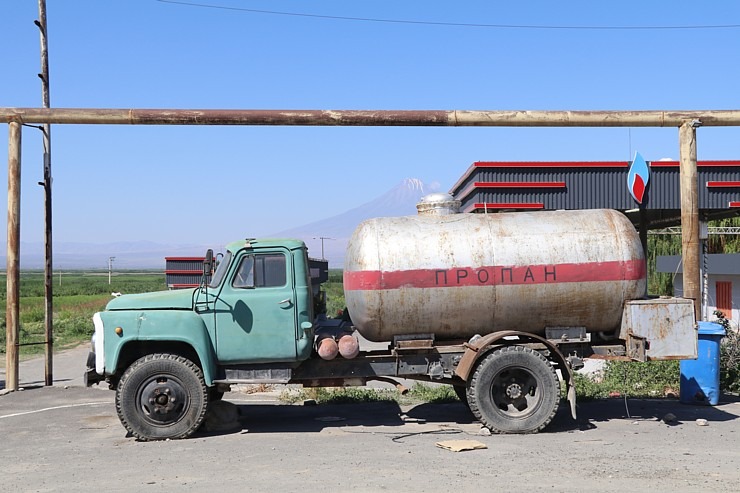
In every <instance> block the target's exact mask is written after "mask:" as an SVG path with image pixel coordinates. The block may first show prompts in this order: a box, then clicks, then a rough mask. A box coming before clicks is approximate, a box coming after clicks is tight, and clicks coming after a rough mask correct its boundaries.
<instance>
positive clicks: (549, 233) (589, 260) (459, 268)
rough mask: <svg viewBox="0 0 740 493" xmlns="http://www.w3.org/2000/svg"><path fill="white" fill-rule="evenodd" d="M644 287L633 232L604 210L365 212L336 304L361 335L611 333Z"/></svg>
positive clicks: (621, 217)
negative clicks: (399, 214) (342, 301)
mask: <svg viewBox="0 0 740 493" xmlns="http://www.w3.org/2000/svg"><path fill="white" fill-rule="evenodd" d="M646 286H647V282H646V271H645V256H644V254H643V251H642V246H641V244H640V239H639V236H638V235H637V232H636V231H635V229H634V227H633V226H632V224H631V223H630V221H629V220H628V219H627V218H626V217H625V216H624V215H623V214H621V213H619V212H617V211H612V210H582V211H552V212H544V211H541V212H518V213H501V214H450V215H418V216H408V217H390V218H389V217H386V218H376V219H370V220H368V221H365V222H363V223H361V224H360V225H359V226H358V227H357V229H356V230H355V232H354V234H353V236H352V237H351V239H350V241H349V245H348V248H347V255H346V257H345V265H344V292H345V301H346V304H347V308H348V310H349V313H350V315H351V317H352V321H353V323H354V325H355V326H356V327H357V329H358V331H359V332H360V334H362V335H363V336H364V337H365V338H367V339H369V340H371V341H390V340H392V339H393V336H395V335H402V334H404V335H406V334H412V335H413V334H429V333H434V334H435V337H436V338H437V339H468V338H470V337H472V336H473V335H475V334H487V333H490V332H496V331H501V330H519V331H525V332H530V333H534V334H538V335H543V334H544V332H545V328H546V327H585V328H586V329H587V330H588V331H590V332H605V333H611V332H613V331H615V330H617V329H618V328H619V327H620V322H621V316H622V306H623V304H624V302H625V301H627V300H632V299H640V298H644V297H645V295H646Z"/></svg>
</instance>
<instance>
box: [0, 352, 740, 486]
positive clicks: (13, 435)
mask: <svg viewBox="0 0 740 493" xmlns="http://www.w3.org/2000/svg"><path fill="white" fill-rule="evenodd" d="M80 365H81V366H84V360H83V361H82V362H81V363H80ZM21 370H22V371H23V368H22V369H21ZM21 374H22V373H21ZM1 376H2V375H0V377H1ZM0 381H1V380H0ZM25 388H26V390H24V391H22V392H12V393H9V394H6V395H2V396H0V437H2V441H1V442H0V468H1V469H2V479H0V491H8V492H10V491H12V492H19V491H69V490H74V491H81V492H85V491H100V490H105V491H161V490H162V488H167V489H168V490H172V489H177V490H180V491H207V490H212V489H214V488H218V489H219V491H223V492H228V491H304V490H307V489H312V490H313V489H316V488H321V489H323V490H324V491H348V490H352V491H420V492H427V491H457V492H466V491H495V490H502V491H506V490H512V491H569V492H578V491H584V492H585V491H588V492H599V491H650V492H671V493H675V492H696V491H732V492H735V491H738V490H740V419H739V416H740V399H738V398H736V397H732V396H729V397H725V398H724V399H723V400H722V401H721V402H720V404H719V405H718V406H715V407H703V406H702V407H700V406H687V405H682V404H680V403H678V402H677V401H675V400H636V399H630V400H628V401H627V402H626V404H625V401H624V400H623V399H613V400H608V401H598V402H584V403H581V404H579V407H578V413H579V417H578V420H576V421H574V420H573V419H572V418H571V417H570V415H569V411H568V409H567V407H566V406H562V407H561V409H560V411H559V413H558V415H557V417H556V418H555V420H554V421H553V423H552V424H551V425H550V426H549V427H548V428H547V429H546V431H545V432H543V433H540V434H537V435H503V436H495V435H494V436H484V435H480V434H479V433H480V425H479V424H478V423H476V422H475V421H473V419H472V416H471V415H470V413H469V411H468V410H467V409H466V408H465V407H464V406H463V405H462V404H457V403H455V404H442V405H439V404H436V405H435V404H422V405H417V406H414V407H410V408H406V407H404V408H400V407H398V406H397V405H395V404H385V403H374V404H353V405H336V406H302V405H293V406H291V405H283V404H280V403H278V402H277V401H276V400H275V394H274V393H272V394H252V395H246V394H241V393H234V392H232V393H229V394H226V396H225V399H226V400H227V401H230V402H232V403H233V404H234V405H235V406H236V408H237V409H238V411H239V416H240V417H239V420H238V426H237V427H236V428H234V429H232V430H229V431H224V432H219V433H215V432H211V433H198V434H196V435H195V436H194V437H193V438H191V439H188V440H174V441H164V442H151V443H144V442H138V441H136V440H134V439H133V438H131V437H127V436H126V432H125V430H124V428H123V427H122V426H121V424H120V423H119V421H118V418H117V417H116V414H115V409H114V405H113V397H114V393H113V392H112V391H108V390H105V389H102V388H89V389H88V388H84V387H82V386H81V385H79V382H78V381H77V380H76V378H72V377H70V378H63V377H62V376H60V378H59V380H58V382H57V383H56V384H55V386H53V387H46V388H44V387H40V386H38V384H37V383H34V382H33V381H31V382H30V384H27V386H26V387H25ZM669 414H673V415H674V416H675V419H673V420H671V419H669V420H668V421H669V422H668V423H666V422H664V421H663V420H662V418H664V417H666V416H667V415H669ZM668 417H669V418H670V416H668ZM697 419H706V420H707V423H706V426H699V425H698V424H697V421H696V420H697ZM447 440H474V441H476V442H479V443H481V444H483V445H485V446H486V447H487V448H485V449H480V450H472V451H464V452H452V451H449V450H445V449H443V448H440V447H438V446H436V443H437V442H442V441H447Z"/></svg>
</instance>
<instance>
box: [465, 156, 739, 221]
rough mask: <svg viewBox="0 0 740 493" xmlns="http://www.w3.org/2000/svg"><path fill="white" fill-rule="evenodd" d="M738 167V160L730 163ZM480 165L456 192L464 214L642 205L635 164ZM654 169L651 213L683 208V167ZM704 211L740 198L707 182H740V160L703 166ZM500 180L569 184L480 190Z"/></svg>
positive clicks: (661, 165)
mask: <svg viewBox="0 0 740 493" xmlns="http://www.w3.org/2000/svg"><path fill="white" fill-rule="evenodd" d="M726 163H734V162H726ZM478 164H479V163H476V164H474V165H473V166H472V167H471V168H470V169H469V170H468V172H467V173H466V174H467V175H468V176H464V177H463V178H462V179H461V180H460V181H459V182H458V184H457V185H456V186H455V188H453V190H451V191H450V193H451V194H452V195H453V196H454V197H455V198H456V199H458V200H461V201H462V207H461V210H463V211H472V210H473V209H474V208H475V207H474V205H475V204H483V203H486V204H492V203H507V204H511V203H523V204H536V203H541V204H542V205H543V208H544V209H598V208H608V209H618V210H627V209H633V208H635V207H637V203H636V202H635V201H634V200H633V199H632V196H631V195H630V194H629V191H628V189H627V174H628V172H629V167H628V164H629V163H624V165H622V166H616V165H615V166H603V165H599V163H597V162H595V163H591V165H589V163H575V162H574V163H572V166H567V164H563V165H562V166H548V165H547V164H546V163H542V164H543V166H541V167H537V166H532V165H527V166H513V165H512V163H501V164H502V166H501V167H496V166H495V164H496V163H483V164H484V166H477V165H478ZM514 164H515V163H514ZM655 164H656V165H655V166H652V165H651V166H650V182H649V185H648V193H647V199H646V203H645V207H646V208H647V209H680V208H681V197H680V189H679V166H678V163H661V162H656V163H655ZM698 180H699V208H700V209H727V208H728V207H729V203H730V202H733V201H739V200H740V186H734V187H732V186H730V187H711V188H709V187H707V182H710V181H717V182H733V181H738V180H740V162H738V165H737V166H734V165H733V166H731V165H727V164H722V165H716V166H711V165H702V163H701V162H700V163H699V166H698ZM485 182H492V183H500V182H525V183H526V182H529V183H532V182H565V187H564V188H557V187H555V188H549V187H548V188H545V187H541V188H525V187H521V188H520V187H513V186H507V187H496V188H489V187H486V186H483V185H481V186H476V185H475V184H476V183H485Z"/></svg>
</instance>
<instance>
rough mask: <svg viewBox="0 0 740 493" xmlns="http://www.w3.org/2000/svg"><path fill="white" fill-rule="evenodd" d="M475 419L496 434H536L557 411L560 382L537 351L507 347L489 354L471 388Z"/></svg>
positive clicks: (470, 397)
mask: <svg viewBox="0 0 740 493" xmlns="http://www.w3.org/2000/svg"><path fill="white" fill-rule="evenodd" d="M467 394H468V403H469V404H470V410H471V411H472V412H473V415H474V416H475V417H476V418H478V419H479V420H480V421H481V423H483V424H484V425H485V426H486V427H487V428H489V429H490V430H491V431H492V432H494V433H537V432H538V431H540V430H542V429H543V428H544V427H545V426H547V425H548V424H549V423H550V421H552V418H553V417H554V416H555V413H556V412H557V409H558V402H559V401H560V382H559V381H558V376H557V374H556V373H555V370H554V369H553V367H552V365H551V364H550V362H549V361H547V359H545V357H544V356H542V355H541V354H540V353H538V352H537V351H534V350H532V349H530V348H527V347H524V346H506V347H502V348H500V349H497V350H495V351H492V352H490V353H488V355H486V356H485V357H484V358H483V359H482V360H481V361H480V362H479V363H478V365H477V367H476V370H475V372H473V376H472V378H471V379H470V381H469V385H468V392H467Z"/></svg>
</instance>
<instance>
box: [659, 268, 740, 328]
mask: <svg viewBox="0 0 740 493" xmlns="http://www.w3.org/2000/svg"><path fill="white" fill-rule="evenodd" d="M707 257H708V262H707V273H708V274H709V276H708V288H709V289H708V296H707V306H706V309H705V313H706V319H707V320H714V318H715V317H714V311H715V310H720V311H721V312H723V313H724V314H725V317H726V318H728V319H730V320H732V322H733V325H737V324H738V322H740V253H729V254H711V255H708V256H707ZM656 270H657V271H658V272H667V273H670V274H674V278H673V294H674V296H682V295H683V265H682V263H681V256H680V255H669V256H659V257H658V260H657V265H656ZM702 275H703V272H702ZM704 318H705V317H704V316H702V319H704Z"/></svg>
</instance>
